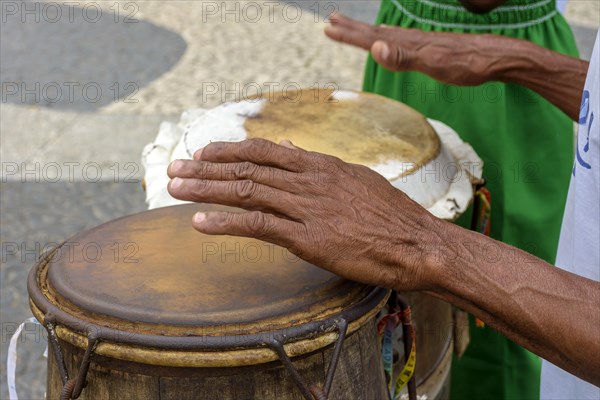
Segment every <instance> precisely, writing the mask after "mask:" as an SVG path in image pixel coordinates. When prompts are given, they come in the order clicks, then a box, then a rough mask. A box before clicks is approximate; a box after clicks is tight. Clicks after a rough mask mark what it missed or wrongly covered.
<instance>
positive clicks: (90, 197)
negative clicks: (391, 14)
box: [0, 0, 600, 399]
mask: <svg viewBox="0 0 600 400" xmlns="http://www.w3.org/2000/svg"><path fill="white" fill-rule="evenodd" d="M73 3H76V5H70V6H66V5H64V4H63V5H60V6H58V7H57V6H55V5H56V4H58V3H50V2H48V3H43V2H40V3H36V2H20V1H18V2H9V1H2V2H0V4H1V5H2V23H1V25H0V26H1V30H0V36H1V39H2V40H1V45H0V72H1V75H2V103H1V104H0V106H1V109H0V144H1V158H2V175H1V178H2V183H1V186H2V189H1V191H0V214H1V223H0V242H1V243H2V255H1V257H2V260H1V267H0V279H1V289H0V316H1V326H2V339H1V341H0V362H1V363H0V398H1V399H5V398H8V390H7V384H6V364H5V363H6V354H7V347H8V342H9V339H10V336H11V334H12V332H13V331H14V329H15V328H16V326H17V325H18V324H19V323H20V322H21V321H22V320H23V319H25V318H27V317H29V316H30V311H29V308H28V304H27V290H26V277H27V273H28V271H29V269H30V267H31V266H32V265H33V263H34V261H35V259H36V252H37V250H36V249H44V247H45V246H46V245H48V244H51V243H57V242H61V241H63V240H65V239H67V238H68V237H70V236H71V235H73V234H75V233H76V232H79V231H81V230H84V229H87V228H91V227H93V226H95V225H98V224H100V223H102V222H105V221H109V220H111V219H114V218H117V217H120V216H123V215H127V214H131V213H135V212H138V211H142V210H144V209H145V203H144V193H143V190H142V188H141V184H140V180H141V176H142V174H143V169H142V166H141V165H140V162H139V160H140V152H141V150H142V148H143V146H144V145H145V144H146V143H148V142H150V141H151V140H152V139H153V138H154V136H155V135H156V133H157V132H158V127H159V124H160V122H161V121H163V120H171V121H175V120H177V119H178V118H179V115H180V114H181V112H182V111H184V110H185V109H188V108H194V107H212V106H215V105H217V104H219V103H221V102H223V101H226V100H233V99H235V98H236V97H239V96H240V93H243V91H244V90H245V89H252V88H255V87H261V88H264V87H265V83H269V82H272V83H277V84H278V85H279V88H282V87H284V86H285V85H292V84H293V85H299V86H302V87H314V86H315V85H318V86H319V87H322V86H324V85H326V84H328V83H332V82H333V83H335V84H337V85H338V86H339V87H340V88H347V89H360V86H361V79H362V68H363V66H364V61H365V53H364V52H362V51H361V50H357V49H354V48H350V47H347V46H342V45H340V44H336V43H332V42H330V41H329V40H328V39H327V38H325V37H324V35H323V34H322V30H323V28H324V26H325V22H324V20H323V16H324V15H327V14H328V13H329V12H330V11H332V9H333V8H332V5H334V6H336V7H339V8H340V9H341V11H343V12H346V13H347V14H350V15H351V16H353V17H355V18H359V19H361V20H363V21H367V22H371V21H373V20H374V18H375V15H376V12H377V8H378V4H379V3H378V1H368V0H366V1H346V2H330V1H320V2H318V3H315V1H304V2H292V1H290V2H288V3H278V5H277V6H275V7H274V9H273V10H272V12H269V10H268V9H267V8H266V7H262V6H261V7H262V8H260V13H262V14H261V17H260V18H256V10H255V9H252V7H254V6H253V5H252V4H258V5H261V4H262V2H258V3H257V2H245V1H242V2H239V3H233V2H227V4H228V5H229V6H230V7H231V9H233V10H234V12H233V14H232V15H229V16H226V17H225V19H223V18H224V17H223V12H222V11H223V10H218V9H215V8H214V7H219V6H220V5H221V4H224V3H222V2H210V1H204V2H203V1H189V0H188V1H177V0H173V1H134V2H113V1H111V2H98V1H76V2H71V4H73ZM251 3H252V4H251ZM235 4H237V7H239V9H237V11H236V9H235V7H236V5H235ZM315 4H317V5H316V6H315ZM13 6H14V7H13ZM23 10H30V11H31V10H33V11H32V12H31V13H30V14H23ZM58 10H60V11H58ZM244 10H245V11H244ZM236 13H237V18H236V16H235V14H236ZM286 13H287V14H286ZM59 14H60V15H59ZM566 16H567V19H568V20H569V22H570V23H571V24H572V26H573V29H574V31H575V33H576V35H577V40H578V43H579V44H580V47H581V52H582V56H583V57H584V58H589V54H590V51H591V46H592V44H593V40H594V37H595V32H596V29H597V27H598V25H599V20H600V2H598V1H597V0H583V1H581V0H580V1H577V0H571V1H570V3H569V5H568V8H567V11H566ZM23 18H24V19H25V21H23ZM36 18H37V19H38V21H36ZM23 85H24V86H23ZM26 337H27V340H26V341H25V342H20V344H19V345H20V346H21V347H20V351H19V364H18V370H17V383H18V390H19V394H20V398H22V399H41V398H43V396H44V384H45V370H46V367H45V364H44V363H45V360H44V358H43V357H42V355H41V354H42V352H43V350H44V347H45V343H44V337H43V335H41V331H40V330H39V329H36V328H35V327H33V326H29V327H28V331H27V335H26Z"/></svg>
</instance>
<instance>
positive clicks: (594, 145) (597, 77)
mask: <svg viewBox="0 0 600 400" xmlns="http://www.w3.org/2000/svg"><path fill="white" fill-rule="evenodd" d="M599 46H600V31H599V32H598V34H597V36H596V44H595V45H594V51H593V53H592V59H591V61H590V68H589V71H588V76H587V78H586V81H585V88H584V91H583V96H582V99H581V110H580V113H579V129H578V134H577V149H576V154H575V162H574V166H573V173H572V175H571V184H570V185H569V194H568V196H567V204H566V207H565V213H564V216H563V222H562V228H561V231H560V241H559V244H558V252H557V254H556V265H557V266H558V267H560V268H562V269H564V270H567V271H569V272H573V273H575V274H577V275H581V276H584V277H586V278H589V279H594V280H596V281H600V155H599V153H600V60H599V58H600V49H599ZM598 312H600V310H599V311H598ZM598 340H600V332H599V333H598ZM540 398H541V399H543V400H546V399H578V400H579V399H600V388H598V387H597V386H594V385H592V384H589V383H587V382H585V381H583V380H581V379H579V378H577V377H575V376H573V375H571V374H569V373H568V372H565V371H563V370H562V369H560V368H558V367H557V366H555V365H553V364H551V363H550V362H548V361H545V360H544V361H543V362H542V379H541V391H540Z"/></svg>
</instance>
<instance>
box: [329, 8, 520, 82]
mask: <svg viewBox="0 0 600 400" xmlns="http://www.w3.org/2000/svg"><path fill="white" fill-rule="evenodd" d="M329 19H330V22H331V25H330V26H327V27H326V28H325V34H326V35H327V36H328V37H329V38H331V39H333V40H335V41H338V42H343V43H347V44H350V45H353V46H357V47H360V48H362V49H365V50H368V51H371V54H372V56H373V58H374V59H375V61H376V62H377V63H378V64H380V65H381V66H383V67H384V68H386V69H389V70H391V71H419V72H422V73H424V74H427V75H429V76H431V77H432V78H434V79H437V80H439V81H441V82H445V83H450V84H455V85H479V84H482V83H484V82H488V81H491V80H500V78H501V76H502V74H503V73H504V72H505V71H506V69H507V68H510V67H511V66H510V65H508V64H507V62H506V60H503V57H502V56H503V55H506V52H510V51H511V48H513V47H514V46H520V45H522V43H520V42H522V41H520V40H516V39H511V38H506V37H503V36H499V35H474V34H460V33H446V32H423V31H421V30H418V29H406V28H398V27H392V26H385V25H380V26H374V25H369V24H365V23H363V22H359V21H355V20H353V19H351V18H348V17H345V16H343V15H341V14H339V13H334V14H332V15H331V16H330V18H329Z"/></svg>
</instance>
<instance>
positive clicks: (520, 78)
mask: <svg viewBox="0 0 600 400" xmlns="http://www.w3.org/2000/svg"><path fill="white" fill-rule="evenodd" d="M507 44H508V45H509V47H508V48H506V47H507ZM499 45H500V46H503V47H504V48H500V49H499V51H498V52H497V53H496V54H497V56H498V57H499V58H500V60H499V63H501V64H502V65H503V67H502V68H503V71H502V73H501V75H500V77H499V79H500V80H501V81H503V82H512V83H518V84H520V85H523V86H525V87H527V88H529V89H531V90H533V91H535V92H537V93H539V94H540V95H541V96H542V97H544V98H545V99H546V100H548V101H549V102H551V103H552V104H554V105H555V106H556V107H558V108H560V109H561V110H562V111H564V112H565V113H566V114H567V115H568V116H569V117H571V119H573V120H575V121H576V120H577V119H578V118H579V104H580V102H581V93H582V92H583V87H584V85H585V77H586V74H587V70H588V66H589V63H588V62H587V61H584V60H580V59H578V58H574V57H569V56H566V55H563V54H560V53H557V52H554V51H550V50H548V49H545V48H543V47H540V46H537V45H535V44H533V43H531V42H527V41H524V40H515V39H509V40H508V41H505V42H502V43H500V42H499Z"/></svg>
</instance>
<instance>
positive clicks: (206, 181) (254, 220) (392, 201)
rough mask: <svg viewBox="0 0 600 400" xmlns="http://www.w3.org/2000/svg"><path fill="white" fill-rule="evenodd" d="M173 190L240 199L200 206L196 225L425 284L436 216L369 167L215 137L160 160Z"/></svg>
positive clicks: (350, 273)
mask: <svg viewBox="0 0 600 400" xmlns="http://www.w3.org/2000/svg"><path fill="white" fill-rule="evenodd" d="M168 174H169V176H170V177H171V178H172V180H171V181H170V183H169V186H168V190H169V193H171V195H172V196H173V197H175V198H178V199H181V200H188V201H194V202H203V203H217V204H223V205H227V206H234V207H239V208H242V209H245V210H247V212H241V213H238V212H206V213H204V212H199V213H197V214H196V215H195V216H194V218H193V222H192V223H193V226H194V228H195V229H197V230H198V231H200V232H202V233H205V234H210V235H234V236H246V237H254V238H258V239H261V240H264V241H267V242H271V243H274V244H277V245H279V246H282V247H285V248H287V249H289V251H291V252H292V253H294V254H295V255H297V256H298V257H300V258H302V259H304V260H306V261H309V262H311V263H313V264H315V265H318V266H320V267H323V268H325V269H327V270H329V271H331V272H333V273H336V274H338V275H341V276H343V277H345V278H348V279H352V280H355V281H359V282H363V283H366V284H371V285H379V286H385V287H394V288H404V289H405V290H409V289H412V290H427V289H433V288H434V287H435V286H436V274H435V271H428V270H426V269H427V268H429V267H428V266H427V265H431V263H423V261H424V260H425V258H426V257H435V254H432V253H431V251H430V249H431V248H434V247H435V241H436V240H439V237H438V236H437V235H436V234H435V233H434V232H439V231H440V230H441V229H443V226H442V225H443V223H444V222H443V221H441V220H438V219H437V218H435V217H434V216H432V215H431V214H430V213H429V212H428V211H426V210H425V209H424V208H422V207H421V206H420V205H418V204H417V203H415V202H414V201H412V200H411V199H409V198H408V197H407V196H406V195H405V194H404V193H403V192H401V191H400V190H398V189H396V188H394V187H393V186H392V185H391V184H390V183H389V182H388V181H387V180H386V179H385V178H383V177H382V176H380V175H379V174H377V173H376V172H374V171H373V170H371V169H369V168H367V167H364V166H361V165H356V164H348V163H345V162H343V161H342V160H340V159H338V158H336V157H332V156H328V155H325V154H320V153H316V152H310V151H305V150H303V149H300V148H296V147H294V146H293V145H292V144H291V143H289V142H287V143H283V144H281V145H280V144H276V143H273V142H270V141H267V140H264V139H249V140H245V141H242V142H235V143H232V142H215V143H211V144H209V145H208V146H206V147H205V148H203V149H201V150H199V151H198V152H197V153H196V154H195V155H194V160H176V161H174V162H173V163H171V165H170V166H169V169H168Z"/></svg>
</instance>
